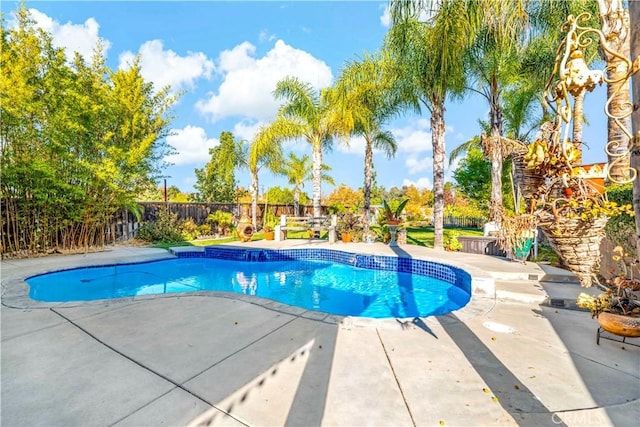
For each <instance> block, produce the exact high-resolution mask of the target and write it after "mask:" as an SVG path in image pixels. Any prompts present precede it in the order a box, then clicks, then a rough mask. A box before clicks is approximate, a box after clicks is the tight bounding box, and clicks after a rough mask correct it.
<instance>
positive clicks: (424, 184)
mask: <svg viewBox="0 0 640 427" xmlns="http://www.w3.org/2000/svg"><path fill="white" fill-rule="evenodd" d="M402 185H403V186H404V185H406V186H407V187H408V186H410V185H413V186H415V187H416V188H418V189H423V188H426V189H427V190H431V189H432V188H433V184H431V180H430V179H429V178H427V177H426V176H423V177H421V178H418V180H417V181H412V180H410V179H406V178H405V179H403V180H402Z"/></svg>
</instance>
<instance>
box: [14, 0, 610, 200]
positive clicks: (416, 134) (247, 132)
mask: <svg viewBox="0 0 640 427" xmlns="http://www.w3.org/2000/svg"><path fill="white" fill-rule="evenodd" d="M17 5H18V3H15V4H11V3H9V2H3V6H4V7H3V12H4V13H7V12H10V10H9V8H8V7H7V6H9V7H13V8H14V9H15V8H16V7H17ZM26 6H27V8H29V9H30V10H31V12H32V16H33V17H34V18H35V19H36V20H37V22H38V24H39V25H40V26H42V27H43V28H44V29H46V30H47V31H49V32H50V33H51V34H52V35H53V37H54V43H55V44H57V45H58V46H61V47H65V48H66V49H67V50H68V54H69V55H71V52H73V51H78V52H80V53H81V54H83V55H84V56H85V57H90V55H91V52H92V49H93V47H94V46H95V44H96V42H97V41H98V40H99V39H100V40H102V42H103V44H104V45H105V46H106V47H107V50H106V55H107V64H108V65H109V67H110V68H112V69H117V68H119V67H126V66H127V65H126V64H127V63H130V61H131V59H132V58H133V57H134V56H135V55H140V56H141V65H142V74H143V76H144V77H145V78H146V79H147V80H150V81H152V82H153V83H154V85H156V86H157V87H162V86H164V85H167V84H170V85H171V86H172V88H174V89H175V90H185V91H186V93H185V95H184V96H182V98H181V99H180V101H179V102H178V104H176V106H175V107H174V110H173V113H174V115H175V116H176V118H175V120H173V122H172V123H171V126H170V127H171V129H172V136H170V137H168V142H169V143H170V144H171V145H172V146H173V147H174V148H175V149H176V151H177V152H178V154H177V155H175V156H172V157H171V158H168V159H167V160H168V161H170V162H172V163H173V166H171V167H169V168H167V169H166V170H165V174H166V175H167V183H168V185H175V186H177V187H178V188H180V189H181V190H182V191H193V184H194V182H195V174H194V169H195V168H201V167H203V166H204V165H205V164H206V163H207V161H208V160H209V154H208V150H209V148H211V147H214V146H215V145H216V144H217V143H218V138H219V136H220V133H221V132H222V131H231V132H233V133H234V135H235V136H236V137H237V138H240V139H245V140H247V141H251V139H252V138H253V136H254V135H255V133H256V131H257V129H258V128H259V127H260V125H262V124H265V123H268V122H269V121H270V120H271V119H272V118H273V117H274V115H275V112H276V110H277V108H278V104H277V102H276V101H275V100H274V99H273V97H272V95H271V92H272V91H273V89H274V87H275V84H276V82H277V81H279V80H281V79H282V78H284V77H285V76H287V75H295V76H297V77H298V78H300V79H302V80H305V81H308V82H309V83H311V84H312V85H314V86H315V87H318V88H321V87H326V86H329V85H331V83H332V82H333V81H334V80H335V79H336V78H337V76H338V74H339V72H340V69H341V67H343V66H344V65H345V63H346V62H347V61H350V60H354V59H357V57H358V56H359V55H362V53H363V52H365V51H366V52H373V51H376V50H377V49H379V47H380V46H381V44H382V40H383V38H384V35H385V34H386V32H387V31H388V13H387V10H386V6H387V2H386V1H385V2H380V1H354V2H343V1H321V2H308V1H296V2H294V1H290V2H278V1H259V2H244V1H228V2H218V1H198V2H177V1H165V2H148V1H141V2H107V1H104V2H94V1H86V2H85V1H74V2H49V1H47V2H42V1H40V2H38V1H32V2H27V3H26ZM605 96H606V94H605V91H604V88H597V89H596V91H594V93H592V94H588V95H587V102H586V108H585V112H586V114H587V119H588V121H589V124H588V125H587V126H586V128H585V132H584V141H585V142H586V143H587V146H585V149H584V150H585V151H584V163H585V164H588V163H594V162H600V161H606V155H605V153H604V141H605V140H606V120H605V116H604V112H603V108H604V101H605ZM487 113H488V106H487V104H486V102H485V101H484V99H482V98H478V97H474V96H468V97H467V98H465V99H464V100H463V101H458V102H456V103H450V104H448V106H447V112H446V116H445V119H446V122H447V135H446V144H447V153H448V152H450V151H451V150H452V149H453V148H455V147H456V146H458V145H459V144H460V143H462V142H464V141H466V140H467V139H469V138H471V137H473V136H474V135H476V134H478V128H479V126H478V119H486V117H487ZM429 119H430V117H429V114H428V112H427V111H425V112H424V113H423V115H422V116H405V117H402V118H399V119H396V120H394V121H393V122H390V123H388V125H387V128H388V129H389V130H391V131H392V132H393V134H394V136H395V138H396V140H397V142H398V147H399V148H398V152H397V154H396V156H395V158H393V159H387V158H386V157H385V156H384V154H382V153H376V154H374V164H375V170H376V173H377V181H378V184H379V185H383V186H385V187H386V188H390V187H393V186H396V187H400V186H402V185H408V184H414V185H417V186H418V187H420V188H431V186H432V182H433V169H432V153H431V134H430V130H429ZM286 149H287V150H292V151H295V152H296V153H298V154H299V155H300V154H304V153H309V152H310V150H309V147H308V144H306V143H305V142H303V141H297V142H292V143H290V144H288V145H287V146H286ZM363 153H364V149H363V144H362V141H360V140H357V139H352V140H351V141H350V143H349V146H346V145H343V144H340V143H336V144H335V145H334V149H333V150H332V151H331V152H328V153H326V154H325V156H324V162H325V163H326V164H327V165H329V166H330V167H331V168H332V170H331V172H330V174H331V175H332V177H333V178H334V180H335V182H336V184H341V183H344V184H346V185H349V186H351V187H353V188H358V187H361V186H362V181H363V169H364V155H363ZM454 167H455V166H454ZM447 176H448V177H450V176H451V171H450V170H448V171H447ZM237 179H238V181H239V185H241V186H244V187H248V186H249V181H250V180H249V175H248V173H247V172H244V171H240V172H239V173H238V174H237ZM449 179H450V178H449ZM260 185H261V187H262V186H264V188H268V187H270V186H275V185H280V186H286V181H285V180H284V179H283V178H279V177H274V176H272V175H271V174H270V173H268V172H263V173H261V175H260ZM308 187H309V188H305V190H306V191H307V193H310V185H308ZM332 189H333V187H332V186H330V185H327V184H323V194H328V193H329V192H331V190H332Z"/></svg>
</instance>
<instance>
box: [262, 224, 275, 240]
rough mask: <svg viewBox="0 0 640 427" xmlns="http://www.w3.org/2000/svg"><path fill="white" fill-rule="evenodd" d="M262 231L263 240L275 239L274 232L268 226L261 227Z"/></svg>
mask: <svg viewBox="0 0 640 427" xmlns="http://www.w3.org/2000/svg"><path fill="white" fill-rule="evenodd" d="M262 231H263V232H264V239H265V240H274V239H275V237H276V234H275V232H274V231H273V227H272V226H270V225H265V226H264V227H262Z"/></svg>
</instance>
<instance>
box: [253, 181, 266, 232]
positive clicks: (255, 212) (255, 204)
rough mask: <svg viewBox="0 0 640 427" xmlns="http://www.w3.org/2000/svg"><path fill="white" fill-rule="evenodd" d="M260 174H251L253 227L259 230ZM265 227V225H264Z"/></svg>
mask: <svg viewBox="0 0 640 427" xmlns="http://www.w3.org/2000/svg"><path fill="white" fill-rule="evenodd" d="M258 184H259V182H258V173H257V172H256V173H252V174H251V186H250V187H251V225H253V229H254V230H257V226H258V224H257V222H258ZM262 226H263V227H264V224H262Z"/></svg>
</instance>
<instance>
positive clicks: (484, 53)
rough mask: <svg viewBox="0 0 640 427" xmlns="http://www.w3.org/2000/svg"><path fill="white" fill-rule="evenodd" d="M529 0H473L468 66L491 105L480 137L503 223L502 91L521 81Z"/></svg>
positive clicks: (494, 214) (494, 208) (496, 215)
mask: <svg viewBox="0 0 640 427" xmlns="http://www.w3.org/2000/svg"><path fill="white" fill-rule="evenodd" d="M527 3H528V2H527V0H514V1H509V2H505V1H501V0H486V1H481V0H475V1H473V2H470V4H471V5H470V7H471V10H472V14H471V17H472V18H473V20H472V22H473V24H474V25H473V26H472V33H471V35H472V38H473V44H472V47H471V49H469V51H468V52H469V55H468V69H469V72H470V77H471V78H472V80H473V83H474V85H473V89H472V90H473V91H474V92H476V93H478V94H480V95H481V96H482V97H484V98H485V99H486V100H487V102H488V104H489V125H490V132H489V136H483V137H482V138H481V142H482V146H483V150H484V152H485V155H486V156H487V157H488V158H489V160H490V162H491V204H490V207H489V219H490V220H492V221H496V222H500V209H501V207H502V205H503V195H502V170H503V157H504V156H505V155H506V154H507V152H506V150H505V147H504V141H503V136H504V120H503V108H504V105H503V99H502V96H503V92H504V90H505V89H507V88H509V87H510V86H512V85H513V84H515V83H517V82H518V81H519V77H520V76H519V66H520V63H519V59H520V58H521V53H522V51H523V48H524V46H525V42H526V35H527V33H528V30H529V15H528V13H527V9H526V8H527Z"/></svg>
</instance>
